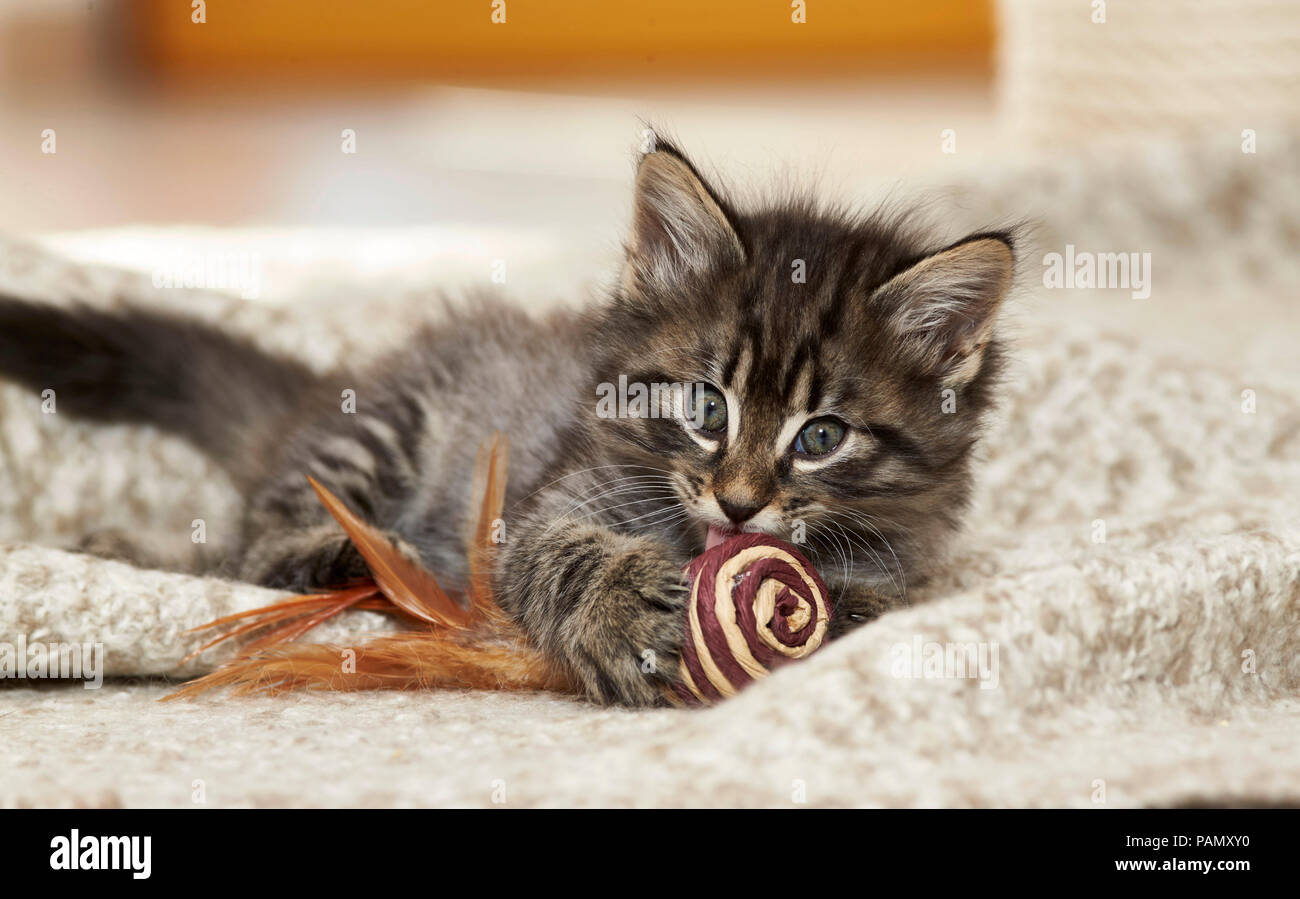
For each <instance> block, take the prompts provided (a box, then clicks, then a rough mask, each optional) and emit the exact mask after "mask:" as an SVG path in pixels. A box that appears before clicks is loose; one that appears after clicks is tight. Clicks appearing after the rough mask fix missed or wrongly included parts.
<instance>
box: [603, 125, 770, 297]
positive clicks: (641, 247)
mask: <svg viewBox="0 0 1300 899" xmlns="http://www.w3.org/2000/svg"><path fill="white" fill-rule="evenodd" d="M744 258H745V250H744V247H743V246H742V245H741V242H740V237H739V236H738V235H737V234H736V229H735V228H734V227H732V224H731V221H730V219H729V218H728V215H727V212H726V210H725V209H724V208H723V204H722V203H721V202H720V201H719V200H718V198H717V196H716V195H715V194H714V192H713V191H712V190H711V189H710V188H709V186H708V185H707V184H706V183H705V182H704V179H703V178H701V177H700V175H699V173H698V172H696V171H695V169H694V167H693V166H692V165H691V164H690V163H689V162H688V161H687V160H686V158H685V157H684V156H682V155H681V154H680V153H678V152H677V151H676V150H675V149H673V148H672V147H669V146H667V145H663V144H661V145H660V147H659V148H658V149H656V150H654V151H652V152H650V153H647V154H645V155H644V156H642V157H641V163H640V165H639V166H638V167H637V172H636V195H635V197H634V198H633V202H632V235H631V239H630V241H629V242H628V248H627V265H626V267H625V269H624V273H623V280H624V284H625V286H628V287H633V288H634V287H635V286H636V285H637V284H638V283H640V284H641V285H645V286H651V285H653V286H657V287H661V288H662V287H671V286H672V285H673V284H674V283H675V282H676V281H678V279H680V278H681V277H682V276H683V275H686V274H690V273H692V272H699V271H704V270H706V269H708V268H709V267H711V266H714V265H717V264H720V263H721V264H727V263H736V262H740V261H743V260H744Z"/></svg>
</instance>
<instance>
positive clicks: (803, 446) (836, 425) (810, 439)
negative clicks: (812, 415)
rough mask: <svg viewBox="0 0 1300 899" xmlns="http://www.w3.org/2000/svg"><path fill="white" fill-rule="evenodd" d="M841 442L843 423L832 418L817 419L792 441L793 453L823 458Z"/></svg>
mask: <svg viewBox="0 0 1300 899" xmlns="http://www.w3.org/2000/svg"><path fill="white" fill-rule="evenodd" d="M843 440H844V423H843V422H841V421H839V420H837V419H834V418H817V419H813V420H812V421H810V422H808V424H806V425H804V426H803V430H802V431H800V432H799V436H798V437H796V438H795V439H794V451H795V452H796V453H802V454H803V455H805V456H824V455H826V454H827V453H829V452H830V451H831V450H833V449H835V447H837V446H839V445H840V443H841V442H842V441H843Z"/></svg>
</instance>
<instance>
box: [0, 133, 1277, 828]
mask: <svg viewBox="0 0 1300 899" xmlns="http://www.w3.org/2000/svg"><path fill="white" fill-rule="evenodd" d="M1294 148H1295V145H1294V144H1291V145H1290V147H1289V148H1288V147H1287V146H1285V145H1284V146H1283V147H1282V148H1281V149H1279V150H1278V151H1277V152H1276V153H1275V154H1274V155H1273V156H1272V157H1270V158H1269V159H1268V160H1265V159H1263V158H1256V157H1250V158H1247V157H1244V156H1241V154H1239V153H1235V147H1234V148H1230V149H1229V150H1226V151H1225V150H1214V151H1205V150H1197V149H1186V148H1185V149H1179V150H1170V151H1168V152H1162V153H1161V154H1155V155H1152V156H1148V157H1147V158H1145V159H1141V160H1133V159H1129V160H1126V162H1125V164H1124V165H1122V166H1121V165H1117V164H1114V163H1113V162H1111V161H1108V160H1106V159H1097V160H1092V161H1083V162H1078V161H1075V162H1072V163H1070V164H1069V165H1070V168H1069V171H1072V172H1078V171H1084V172H1086V173H1087V177H1084V178H1077V177H1076V178H1063V177H1061V171H1062V170H1061V169H1053V168H1050V167H1049V168H1046V169H1044V168H1036V169H1031V170H1019V171H1008V172H1005V173H1002V174H999V175H995V176H993V177H991V178H988V177H982V178H980V179H978V180H970V181H966V182H964V183H963V185H961V186H959V187H958V188H957V189H956V190H955V191H954V194H953V195H954V196H955V197H957V198H958V199H960V200H961V201H962V208H963V210H964V211H963V213H962V215H963V216H969V217H970V218H971V220H972V222H975V221H980V220H983V221H985V222H987V220H988V217H989V216H993V217H994V218H997V217H1006V216H1010V215H1022V214H1024V213H1025V212H1027V211H1028V212H1030V213H1031V214H1033V213H1034V211H1035V210H1038V211H1041V213H1042V214H1041V216H1040V220H1039V222H1038V229H1037V232H1036V233H1037V235H1038V237H1037V241H1038V242H1037V243H1036V244H1034V245H1031V246H1030V247H1029V248H1028V249H1027V251H1026V253H1025V257H1024V264H1023V269H1024V271H1023V277H1022V283H1023V284H1024V289H1023V294H1022V296H1021V297H1020V299H1019V307H1020V312H1019V316H1018V318H1017V319H1016V320H1015V321H1013V322H1012V324H1013V326H1014V330H1015V332H1016V334H1017V335H1018V345H1017V346H1018V348H1017V350H1016V361H1015V364H1014V367H1013V371H1012V375H1011V378H1010V380H1009V384H1008V396H1007V401H1006V403H1005V405H1004V408H1003V410H1002V413H1001V415H1000V417H999V419H998V421H997V422H996V423H995V424H994V426H993V427H992V428H991V430H990V433H989V436H988V442H987V446H986V451H985V455H986V463H985V464H984V466H983V469H982V471H981V474H980V488H979V496H978V500H977V503H976V507H975V509H974V511H973V513H972V515H971V518H970V520H969V526H968V528H967V533H966V536H965V537H964V539H963V540H962V541H961V543H960V545H959V546H958V548H957V549H956V551H955V553H954V555H953V558H952V560H951V563H950V564H949V565H948V566H947V574H946V575H945V576H943V577H942V578H940V579H939V580H937V581H936V582H934V583H932V584H930V585H927V587H926V588H925V589H924V590H922V591H917V592H916V595H915V596H914V599H915V600H917V602H916V604H915V605H914V606H913V607H911V608H906V609H903V610H899V611H897V612H894V613H892V614H889V615H887V616H885V617H884V618H882V619H880V620H879V621H877V622H874V623H872V624H871V625H869V626H867V627H864V628H862V629H861V630H859V631H858V632H856V633H854V634H853V635H851V636H850V637H848V638H846V639H844V640H842V641H839V642H838V643H836V644H833V645H831V646H830V647H828V648H827V649H826V650H825V651H823V652H822V653H820V654H818V655H816V656H814V657H812V658H810V659H809V660H807V661H805V662H803V663H800V664H799V665H795V666H791V667H789V668H787V669H784V670H782V671H780V672H778V673H777V674H776V675H774V676H773V677H772V678H770V679H769V680H767V681H765V682H764V683H762V684H760V685H757V686H755V687H754V688H752V689H750V690H748V691H747V692H745V693H744V694H742V695H741V696H740V697H738V698H737V699H735V700H733V701H730V702H727V703H725V704H723V705H721V706H719V707H717V708H714V709H710V710H706V711H698V712H683V711H677V710H663V711H649V712H630V711H623V710H607V709H599V708H595V707H592V706H589V705H587V704H585V703H582V702H580V701H577V700H574V699H571V698H564V697H556V696H549V695H526V696H509V695H495V694H482V693H460V692H451V691H449V692H438V693H423V694H349V695H295V696H288V697H281V698H276V699H266V698H258V699H235V698H231V697H228V696H222V695H212V696H209V697H206V698H204V699H201V700H198V701H195V702H187V703H169V704H159V703H157V702H155V701H154V700H156V699H157V698H158V697H160V696H161V695H163V693H165V692H166V690H167V687H166V685H165V684H163V683H161V682H159V681H157V680H154V679H143V680H142V679H140V678H138V677H129V678H125V679H124V678H121V677H117V678H114V677H110V678H109V680H107V681H106V682H105V683H104V685H103V687H102V688H101V689H98V690H86V689H83V688H82V687H81V686H80V685H79V684H68V683H66V682H64V683H37V682H34V681H27V682H21V683H16V684H14V683H11V684H7V685H4V686H0V744H2V745H4V746H5V748H6V750H5V754H6V757H7V761H6V764H5V765H3V766H0V802H3V803H5V804H9V805H32V804H36V805H133V806H141V805H190V804H193V803H195V802H204V803H208V804H212V805H448V804H452V805H491V804H493V803H504V804H506V805H510V806H533V805H551V806H554V805H563V806H569V805H593V806H594V805H636V806H652V805H691V806H696V805H698V806H717V805H771V806H789V805H799V804H804V803H806V804H808V805H828V806H860V805H903V806H910V805H945V806H948V805H1031V806H1037V805H1050V806H1062V805H1068V806H1128V805H1169V804H1181V803H1188V802H1200V801H1209V802H1257V801H1269V802H1280V801H1281V802H1300V766H1297V765H1296V764H1295V758H1296V756H1295V746H1296V745H1297V742H1300V515H1298V514H1297V510H1296V504H1297V500H1298V499H1300V366H1298V365H1297V364H1296V362H1295V350H1294V346H1295V339H1296V337H1297V336H1298V335H1297V332H1296V330H1295V329H1294V327H1293V325H1294V322H1295V317H1294V311H1293V310H1290V309H1287V308H1286V306H1287V305H1288V303H1287V301H1288V300H1291V301H1293V300H1294V297H1295V293H1294V286H1293V285H1294V284H1295V283H1298V282H1300V277H1298V276H1300V271H1297V269H1298V268H1300V266H1298V265H1297V260H1296V258H1295V257H1294V254H1293V251H1294V241H1295V239H1296V237H1295V236H1296V234H1297V233H1300V228H1298V227H1297V226H1298V223H1297V220H1296V212H1295V211H1296V210H1297V209H1300V203H1297V202H1296V200H1297V198H1298V197H1300V191H1297V190H1296V184H1297V178H1296V169H1297V163H1296V162H1294V161H1289V160H1288V159H1287V157H1288V156H1290V159H1291V160H1297V159H1300V154H1297V153H1295V152H1294ZM1265 163H1267V165H1265ZM1171 166H1173V169H1174V171H1177V172H1179V173H1180V174H1181V175H1182V176H1183V179H1182V180H1181V182H1180V183H1179V184H1178V185H1177V186H1176V187H1175V186H1172V185H1171V181H1170V178H1169V171H1170V167H1171ZM1225 184H1228V185H1230V186H1229V187H1225ZM1098 197H1101V198H1104V202H1102V203H1100V205H1099V203H1098V200H1097V198H1098ZM1251 204H1257V205H1253V206H1252V205H1251ZM1243 210H1246V211H1245V212H1243ZM1284 210H1289V212H1284ZM1099 217H1100V218H1101V219H1102V220H1103V223H1102V224H1098V218H1099ZM1107 217H1109V220H1108V221H1107V220H1106V219H1107ZM1103 241H1108V242H1109V244H1112V245H1101V243H1102V242H1103ZM1066 242H1073V243H1075V244H1076V245H1078V248H1079V249H1086V250H1091V251H1097V252H1100V251H1120V250H1123V251H1149V252H1151V253H1152V254H1153V259H1154V274H1155V280H1154V290H1153V292H1152V296H1151V298H1150V299H1148V300H1133V299H1131V298H1130V297H1129V294H1128V293H1127V292H1118V291H1091V292H1089V291H1080V290H1076V291H1067V290H1062V291H1050V290H1044V289H1043V288H1042V286H1041V268H1040V265H1039V263H1040V261H1041V259H1042V256H1043V253H1045V252H1052V251H1059V250H1060V249H1062V247H1061V244H1063V243H1066ZM1288 245H1289V246H1290V247H1291V249H1292V254H1291V255H1288V254H1287V250H1286V247H1287V246H1288ZM1261 254H1262V255H1261ZM558 264H560V263H559V262H557V265H558ZM565 264H569V263H567V262H566V263H565ZM1210 269H1213V271H1214V272H1215V273H1217V276H1216V277H1210V276H1207V275H1206V272H1207V271H1209V270H1210ZM1225 273H1226V274H1225ZM0 289H4V290H10V291H16V292H20V293H23V294H26V295H32V296H38V297H42V298H47V299H49V300H51V301H62V300H66V299H67V298H69V297H72V296H80V297H84V298H87V299H90V300H93V301H97V302H115V301H118V300H119V299H120V298H128V299H132V300H134V301H136V302H164V303H167V304H169V305H172V306H176V305H183V306H184V307H185V308H187V309H190V310H192V311H193V313H194V314H196V315H202V316H207V317H210V318H212V319H214V320H220V321H222V322H223V323H224V324H225V325H226V326H228V327H232V328H238V329H242V330H244V331H247V332H248V333H250V334H254V335H256V336H257V339H259V340H264V341H266V342H267V343H268V345H274V346H277V347H281V348H289V349H292V350H293V351H295V352H299V353H301V354H303V355H304V356H305V357H307V358H309V359H312V360H315V361H318V362H325V361H327V360H328V359H330V358H332V357H335V356H336V355H337V354H339V353H343V352H353V351H359V350H360V351H364V350H366V349H367V348H368V349H369V350H370V351H373V350H375V349H376V348H379V347H382V346H383V345H384V344H385V343H386V342H387V341H388V340H390V339H394V338H396V337H397V336H399V335H400V334H401V333H402V331H403V330H404V329H405V328H406V327H407V326H408V325H409V322H410V320H411V316H412V315H413V314H418V313H413V312H412V310H414V309H418V308H419V307H420V305H421V304H420V303H419V298H418V297H417V296H411V295H407V296H402V295H397V296H392V297H390V298H389V299H387V300H385V301H384V302H383V303H381V304H380V306H381V310H380V312H378V313H377V312H376V311H375V306H374V304H371V305H369V306H368V307H367V308H365V309H362V308H359V307H358V306H357V304H356V303H355V302H354V301H350V300H351V298H352V297H355V295H356V294H355V293H352V292H351V291H350V290H345V289H343V288H340V289H339V290H337V292H336V293H335V294H333V295H327V296H325V297H324V298H320V297H318V296H313V303H312V304H311V305H310V306H308V305H307V304H306V303H305V302H304V303H299V304H294V303H287V304H279V305H265V304H262V305H259V304H254V303H248V302H245V301H241V300H236V299H232V298H227V297H219V296H215V295H211V294H204V293H202V292H198V291H166V292H162V291H157V290H154V289H153V288H152V286H151V284H150V281H149V277H148V276H147V275H141V274H130V273H126V272H120V271H112V270H108V269H101V268H96V267H91V266H79V265H72V264H71V263H68V262H64V261H61V260H59V259H58V258H56V257H54V256H52V255H50V254H48V253H46V252H43V251H39V250H36V249H33V248H32V247H30V246H26V245H22V244H18V243H6V244H4V245H3V246H0ZM1288 291H1289V292H1288ZM162 294H165V295H162ZM304 299H305V298H304ZM1099 321H1101V322H1102V323H1103V324H1104V325H1106V327H1104V328H1100V329H1099V328H1098V327H1097V326H1096V323H1097V322H1099ZM1125 331H1127V333H1123V332H1125ZM1225 334H1226V336H1225ZM358 335H364V336H358ZM1261 360H1265V361H1268V362H1270V363H1271V364H1270V365H1261V364H1260V363H1261ZM236 500H237V498H236V497H235V496H234V495H233V494H232V490H231V487H230V486H229V484H228V483H226V482H225V481H224V480H223V478H222V477H221V476H220V475H219V473H218V472H217V471H216V470H215V469H214V468H213V467H212V466H211V465H210V464H209V463H207V462H206V461H204V459H203V458H202V456H200V455H199V454H198V453H197V452H195V451H193V450H192V449H190V448H189V447H186V446H184V445H182V444H180V443H178V442H175V441H173V440H171V439H170V438H164V437H161V436H159V435H158V434H156V433H154V432H152V431H150V430H147V429H138V428H125V427H123V428H109V429H97V428H93V427H90V426H86V425H83V424H80V423H77V422H74V421H71V420H65V418H64V417H62V416H60V415H58V414H57V413H56V414H54V415H49V414H45V413H44V412H43V411H42V408H41V401H40V398H39V397H36V396H32V395H30V394H27V393H24V392H21V391H18V390H16V389H14V388H12V387H9V386H5V387H2V388H0V541H4V542H3V543H0V640H3V641H8V642H10V643H13V642H14V641H16V640H17V639H19V638H20V637H21V638H24V639H26V640H27V641H30V642H42V643H47V644H48V643H52V642H77V643H81V642H87V641H90V642H99V643H102V644H103V646H104V653H105V656H104V658H105V670H106V672H107V673H108V674H109V675H115V676H139V675H176V674H180V673H187V672H192V671H195V670H198V669H199V668H202V667H208V666H210V665H211V664H213V663H214V662H215V661H218V660H219V656H215V655H209V656H205V657H204V659H203V660H202V661H201V662H200V663H198V665H197V666H191V667H190V668H189V669H187V672H182V671H180V670H178V669H177V667H176V666H177V660H178V659H179V658H180V657H181V656H182V655H183V654H184V653H185V651H186V650H187V649H188V648H189V647H190V646H191V645H192V643H191V640H190V638H188V637H187V636H186V635H184V634H183V633H182V631H183V630H184V629H185V628H188V627H192V626H194V625H196V624H198V623H200V622H202V621H205V620H207V619H210V618H212V617H214V616H216V615H220V614H224V613H226V612H229V611H233V610H236V609H241V608H248V607H252V606H255V605H260V604H264V603H266V602H268V601H270V600H272V599H273V598H274V597H275V595H276V594H274V593H271V592H269V591H265V590H261V589H258V588H254V587H250V586H246V585H241V584H236V583H232V582H229V581H224V580H220V579H215V578H211V577H197V576H191V575H187V574H178V573H163V572H160V571H154V570H143V569H137V568H133V567H131V566H128V565H125V564H121V563H117V562H110V561H103V560H100V559H97V558H93V557H91V556H87V555H82V554H79V553H77V552H75V551H71V548H73V547H74V546H75V544H76V542H77V540H78V539H79V538H80V537H81V536H83V535H85V534H86V533H87V532H90V531H99V530H102V529H111V528H123V529H128V530H130V531H132V532H134V533H135V534H136V535H145V536H146V537H147V538H148V539H149V541H150V542H151V543H153V544H154V545H157V546H158V547H159V550H160V553H161V554H163V555H165V556H167V557H168V558H169V559H170V560H171V562H172V564H180V565H189V566H198V565H201V564H205V563H210V562H212V561H214V560H219V559H220V558H221V553H222V551H223V546H228V544H229V540H230V539H231V537H232V535H233V532H234V530H233V529H234V527H235V524H236V521H237V517H236V510H237V501H236ZM197 520H202V521H203V522H204V525H205V527H204V532H205V536H206V543H194V542H193V540H192V535H193V534H194V527H193V524H194V522H195V521H197ZM53 547H63V548H53ZM384 626H385V622H384V620H383V619H382V618H379V617H378V616H373V615H369V616H368V615H356V616H353V617H352V618H350V619H345V620H343V621H341V622H339V623H338V624H336V625H335V626H334V627H333V629H332V631H329V632H324V633H322V634H320V637H321V638H322V639H328V638H339V637H342V636H351V637H355V636H356V635H357V634H360V633H366V632H370V631H374V630H376V629H378V628H382V627H384ZM968 663H969V664H968Z"/></svg>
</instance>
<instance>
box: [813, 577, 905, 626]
mask: <svg viewBox="0 0 1300 899" xmlns="http://www.w3.org/2000/svg"><path fill="white" fill-rule="evenodd" d="M828 586H829V587H830V592H831V596H833V597H835V610H834V614H833V615H832V616H831V624H830V628H829V632H828V637H829V638H830V639H831V640H834V639H835V638H836V637H842V636H843V635H844V634H847V633H848V632H849V631H851V630H854V629H856V628H858V627H861V626H862V625H864V624H866V623H867V622H869V621H872V620H874V619H876V618H879V617H880V616H881V615H883V614H885V613H886V612H888V611H889V610H890V609H893V608H897V607H898V606H901V605H904V603H903V602H902V600H899V599H893V598H891V597H889V596H887V595H885V594H884V593H880V592H878V591H876V590H873V589H871V588H870V587H865V586H862V585H859V584H850V585H848V586H844V587H838V586H831V585H828Z"/></svg>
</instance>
